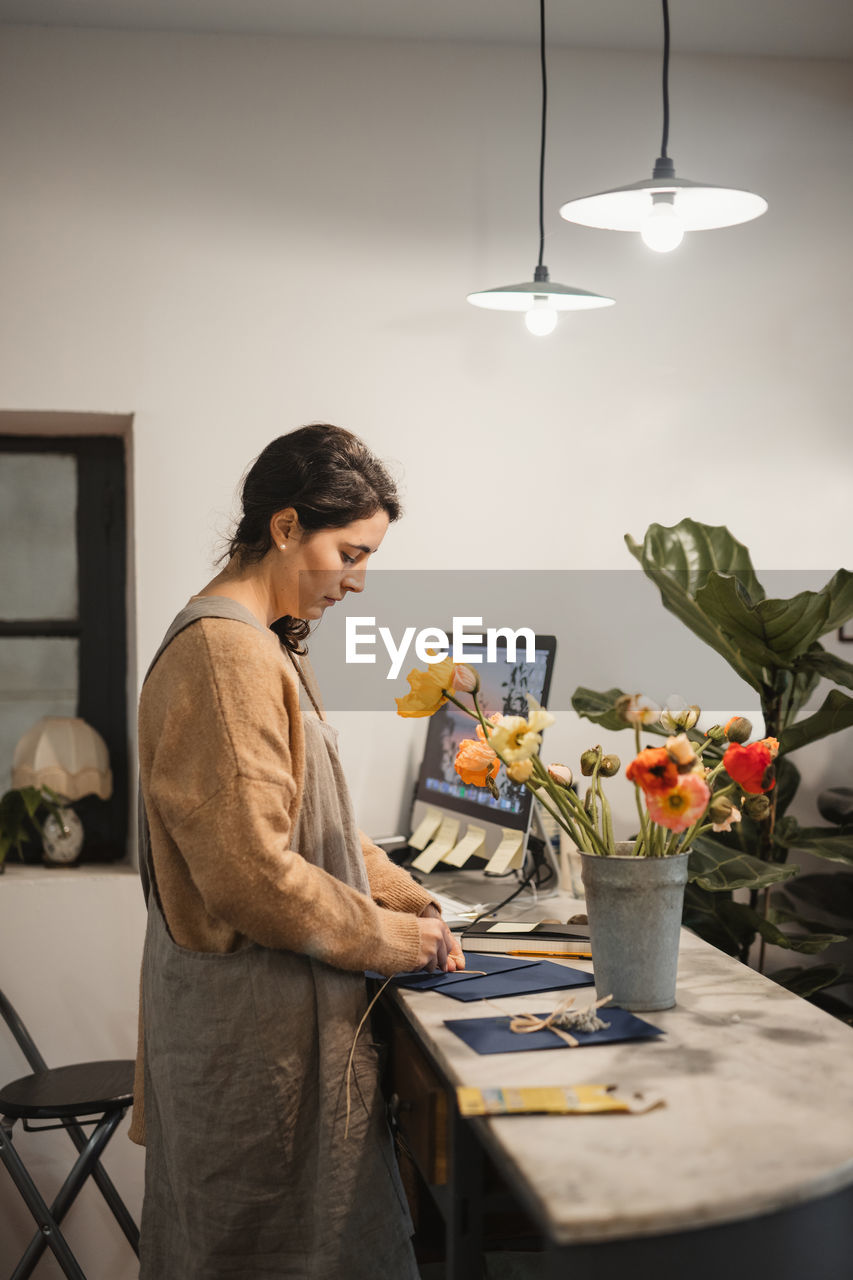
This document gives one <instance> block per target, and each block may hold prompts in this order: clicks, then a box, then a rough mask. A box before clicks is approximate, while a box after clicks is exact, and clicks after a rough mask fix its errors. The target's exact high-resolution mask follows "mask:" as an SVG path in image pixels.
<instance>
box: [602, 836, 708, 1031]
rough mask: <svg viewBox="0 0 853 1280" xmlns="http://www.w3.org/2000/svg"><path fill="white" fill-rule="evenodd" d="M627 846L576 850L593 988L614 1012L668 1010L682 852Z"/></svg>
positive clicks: (683, 876) (681, 893) (684, 877)
mask: <svg viewBox="0 0 853 1280" xmlns="http://www.w3.org/2000/svg"><path fill="white" fill-rule="evenodd" d="M631 848H632V845H631V844H628V843H622V844H617V845H616V855H615V856H611V857H600V856H598V855H596V854H591V853H584V854H582V855H581V862H582V875H583V882H584V887H585V889H586V909H587V915H588V916H589V932H590V939H591V943H592V967H593V972H594V974H595V989H596V991H597V992H598V995H599V996H607V995H612V996H613V1003H614V1005H618V1006H619V1007H620V1008H622V1009H632V1010H636V1011H642V1010H646V1011H649V1010H653V1009H671V1008H672V1006H673V1005H674V1004H675V979H676V974H677V971H678V943H679V938H680V934H681V912H682V907H683V904H684V886H685V885H686V884H687V863H688V859H689V857H690V853H689V850H685V851H684V852H683V853H676V854H673V855H672V857H669V858H637V857H634V856H632V855H631V854H630V853H629V852H628V851H629V850H630V849H631Z"/></svg>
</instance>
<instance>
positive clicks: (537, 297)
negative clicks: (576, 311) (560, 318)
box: [524, 293, 557, 338]
mask: <svg viewBox="0 0 853 1280" xmlns="http://www.w3.org/2000/svg"><path fill="white" fill-rule="evenodd" d="M524 323H525V324H526V325H527V330H528V333H533V334H535V335H536V337H537V338H544V337H546V336H547V335H548V334H549V333H553V332H554V330H555V329H556V327H557V312H556V310H555V308H554V307H552V306H551V304H550V302H549V300H548V295H547V294H544V293H537V294H534V297H533V306H532V307H530V309H529V310H528V311H525V313H524Z"/></svg>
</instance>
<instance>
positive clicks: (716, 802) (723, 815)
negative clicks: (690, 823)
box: [708, 796, 740, 832]
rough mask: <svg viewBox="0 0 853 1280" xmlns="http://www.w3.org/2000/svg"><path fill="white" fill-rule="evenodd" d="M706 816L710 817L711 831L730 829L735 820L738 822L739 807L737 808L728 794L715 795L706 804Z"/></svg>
mask: <svg viewBox="0 0 853 1280" xmlns="http://www.w3.org/2000/svg"><path fill="white" fill-rule="evenodd" d="M708 817H709V818H710V819H711V830H712V831H717V832H720V831H731V829H732V826H733V824H734V823H735V822H740V809H737V808H736V807H735V806H734V805H733V804H732V802H731V800H730V799H729V797H728V796H715V797H714V799H713V800H712V801H711V803H710V805H709V806H708Z"/></svg>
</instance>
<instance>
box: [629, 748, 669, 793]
mask: <svg viewBox="0 0 853 1280" xmlns="http://www.w3.org/2000/svg"><path fill="white" fill-rule="evenodd" d="M625 777H626V778H627V779H628V781H629V782H636V784H637V786H638V787H642V789H643V791H644V792H645V793H646V795H647V796H650V795H660V794H661V793H662V792H665V791H671V790H672V788H673V787H674V786H675V785H676V783H677V782H678V777H679V775H678V765H677V764H676V763H675V761H674V760H673V759H672V757H671V756H670V754H669V752H668V751H667V750H666V748H665V747H646V749H645V751H641V752H640V754H639V755H638V756H635V757H634V759H633V760H632V761H631V763H630V764H629V765H628V768H627V769H626V770H625Z"/></svg>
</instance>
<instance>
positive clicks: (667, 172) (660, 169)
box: [652, 0, 675, 178]
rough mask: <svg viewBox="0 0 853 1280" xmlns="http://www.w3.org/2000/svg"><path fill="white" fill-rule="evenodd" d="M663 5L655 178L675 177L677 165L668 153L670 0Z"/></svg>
mask: <svg viewBox="0 0 853 1280" xmlns="http://www.w3.org/2000/svg"><path fill="white" fill-rule="evenodd" d="M661 3H662V5H663V134H662V135H661V142H660V155H659V156H658V158H657V161H656V162H655V167H654V172H653V173H652V177H653V178H674V177H675V166H674V165H673V163H672V161H671V160H670V158H669V156H668V155H667V154H666V149H667V147H668V145H669V0H661Z"/></svg>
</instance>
